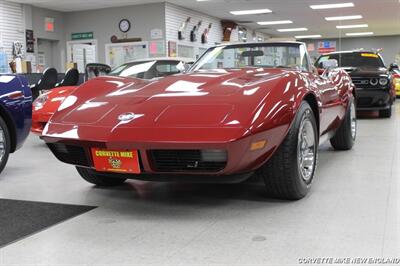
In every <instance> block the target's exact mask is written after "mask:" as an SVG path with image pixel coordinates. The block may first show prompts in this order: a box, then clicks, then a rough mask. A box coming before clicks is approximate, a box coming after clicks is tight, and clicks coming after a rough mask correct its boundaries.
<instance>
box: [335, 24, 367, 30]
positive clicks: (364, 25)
mask: <svg viewBox="0 0 400 266" xmlns="http://www.w3.org/2000/svg"><path fill="white" fill-rule="evenodd" d="M336 28H337V29H357V28H368V24H357V25H338V26H336Z"/></svg>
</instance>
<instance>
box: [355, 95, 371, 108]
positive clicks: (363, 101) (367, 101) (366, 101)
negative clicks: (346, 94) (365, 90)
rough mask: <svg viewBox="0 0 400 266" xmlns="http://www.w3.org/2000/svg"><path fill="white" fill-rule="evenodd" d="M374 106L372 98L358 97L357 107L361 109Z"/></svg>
mask: <svg viewBox="0 0 400 266" xmlns="http://www.w3.org/2000/svg"><path fill="white" fill-rule="evenodd" d="M371 105H372V98H371V97H358V98H357V106H359V107H368V106H371Z"/></svg>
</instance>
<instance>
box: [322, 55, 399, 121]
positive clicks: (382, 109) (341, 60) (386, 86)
mask: <svg viewBox="0 0 400 266" xmlns="http://www.w3.org/2000/svg"><path fill="white" fill-rule="evenodd" d="M330 59H335V60H337V61H338V64H339V67H342V68H343V69H345V70H346V71H347V72H348V73H349V75H350V76H351V78H352V80H353V83H354V85H355V86H356V98H357V100H356V102H357V110H361V111H362V110H367V111H372V110H374V111H379V115H380V116H381V117H386V118H388V117H391V116H392V105H393V102H394V100H395V98H396V96H395V91H394V88H393V86H392V84H393V83H392V77H391V74H392V73H391V71H392V69H390V68H387V67H386V66H385V64H384V62H383V60H382V57H381V56H380V55H379V54H378V53H375V52H371V51H344V52H334V53H329V54H324V55H321V56H320V57H319V58H318V59H317V61H316V63H315V66H316V67H317V68H320V69H321V68H322V64H323V62H324V61H326V60H330Z"/></svg>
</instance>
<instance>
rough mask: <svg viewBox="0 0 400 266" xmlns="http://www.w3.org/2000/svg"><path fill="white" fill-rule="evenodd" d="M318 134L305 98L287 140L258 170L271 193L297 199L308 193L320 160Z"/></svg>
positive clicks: (312, 114)
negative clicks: (318, 155)
mask: <svg viewBox="0 0 400 266" xmlns="http://www.w3.org/2000/svg"><path fill="white" fill-rule="evenodd" d="M318 136H319V134H318V130H317V124H316V120H315V116H314V112H313V110H312V109H311V107H310V105H309V104H308V103H307V102H303V103H302V104H301V106H300V108H299V110H298V112H297V114H296V117H295V120H294V122H293V124H292V126H291V128H290V130H289V132H288V134H287V136H286V138H285V140H284V141H283V143H282V144H281V145H280V146H279V147H278V149H277V150H276V151H275V154H274V155H273V156H272V157H271V158H270V160H268V161H267V162H266V164H265V165H264V166H262V167H261V168H260V169H259V171H258V174H259V175H261V177H262V178H263V179H264V183H265V186H266V190H267V192H268V194H269V195H270V196H272V197H275V198H280V199H288V200H298V199H301V198H303V197H305V196H306V195H307V193H308V192H309V190H310V188H311V183H312V181H313V178H314V173H315V168H316V164H317V152H318V140H319V137H318Z"/></svg>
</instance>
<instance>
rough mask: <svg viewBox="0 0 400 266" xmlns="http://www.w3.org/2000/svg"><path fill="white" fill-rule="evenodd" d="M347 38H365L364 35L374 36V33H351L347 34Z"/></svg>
mask: <svg viewBox="0 0 400 266" xmlns="http://www.w3.org/2000/svg"><path fill="white" fill-rule="evenodd" d="M346 35H347V36H364V35H374V33H373V32H351V33H346Z"/></svg>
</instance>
